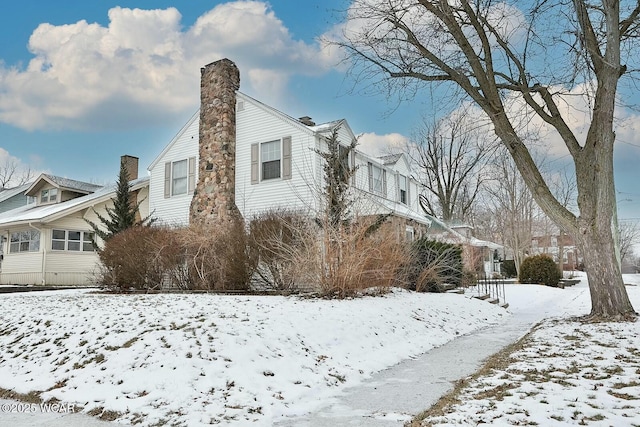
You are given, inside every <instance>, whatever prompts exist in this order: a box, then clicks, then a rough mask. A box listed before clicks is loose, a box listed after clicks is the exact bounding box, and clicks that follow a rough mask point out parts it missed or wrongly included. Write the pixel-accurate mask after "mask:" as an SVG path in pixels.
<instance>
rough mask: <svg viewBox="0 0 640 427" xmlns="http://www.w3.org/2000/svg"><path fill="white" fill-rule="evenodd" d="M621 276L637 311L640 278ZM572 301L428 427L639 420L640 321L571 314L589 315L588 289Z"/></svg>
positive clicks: (630, 422)
mask: <svg viewBox="0 0 640 427" xmlns="http://www.w3.org/2000/svg"><path fill="white" fill-rule="evenodd" d="M623 277H624V279H625V283H626V284H628V286H627V292H628V294H629V298H630V299H631V302H632V304H633V305H634V307H636V309H637V308H638V307H640V287H639V285H640V275H623ZM578 286H582V287H586V283H582V284H581V285H578ZM507 295H509V292H508V293H507ZM511 295H513V292H512V293H511ZM516 301H517V304H525V303H526V302H525V300H524V299H519V298H517V297H516ZM575 302H576V304H573V305H572V306H571V309H570V310H569V311H568V312H566V313H563V315H562V316H559V317H555V318H551V319H547V320H546V321H544V322H543V323H542V324H540V325H539V326H538V327H536V328H534V330H533V331H532V333H531V334H530V335H529V336H528V337H527V338H526V339H525V341H524V343H523V345H522V348H520V349H518V350H516V351H515V352H514V353H512V354H511V355H510V356H509V359H508V363H506V364H505V365H504V366H496V367H495V368H494V369H492V370H491V371H490V372H489V373H488V374H486V375H483V376H480V377H478V378H475V379H473V380H472V381H471V382H470V383H469V384H468V385H467V386H466V387H465V388H464V389H463V390H462V392H461V393H460V394H459V395H458V396H456V398H457V400H458V402H459V403H457V404H455V405H452V406H449V407H447V408H446V409H445V414H444V415H441V416H431V417H429V418H427V419H425V420H424V424H423V425H438V426H441V425H442V426H447V425H456V426H457V425H469V426H476V425H479V424H492V425H544V426H553V425H558V426H563V425H592V426H611V425H615V426H623V425H638V423H639V422H638V420H639V419H640V339H639V338H638V336H640V322H637V321H636V322H611V323H583V322H580V321H578V320H577V319H575V318H572V317H571V316H574V315H576V314H585V313H588V311H589V308H590V301H589V299H588V293H587V292H584V293H582V294H581V295H579V296H578V297H577V298H576V301H575ZM634 423H635V424H634Z"/></svg>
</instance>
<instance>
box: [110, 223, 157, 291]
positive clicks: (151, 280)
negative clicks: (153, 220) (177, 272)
mask: <svg viewBox="0 0 640 427" xmlns="http://www.w3.org/2000/svg"><path fill="white" fill-rule="evenodd" d="M166 231H167V230H163V229H159V228H155V227H143V226H136V227H131V228H129V229H127V230H124V231H121V232H119V233H117V234H115V235H113V236H112V237H111V238H110V239H109V240H107V241H106V242H105V245H104V249H102V250H100V251H99V253H98V255H99V257H100V261H101V262H102V265H103V268H102V272H101V278H100V279H101V282H102V284H103V285H105V286H110V287H115V288H117V289H119V290H127V289H130V288H133V289H154V288H158V287H160V284H161V282H162V276H163V266H162V263H161V262H160V261H159V257H158V253H157V251H154V250H151V248H152V247H153V246H154V243H153V242H155V241H161V240H162V239H163V236H164V235H165V233H166Z"/></svg>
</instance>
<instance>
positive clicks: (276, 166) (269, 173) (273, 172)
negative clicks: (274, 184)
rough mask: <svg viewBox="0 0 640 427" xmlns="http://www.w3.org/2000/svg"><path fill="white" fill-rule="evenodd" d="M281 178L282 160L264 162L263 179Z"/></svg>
mask: <svg viewBox="0 0 640 427" xmlns="http://www.w3.org/2000/svg"><path fill="white" fill-rule="evenodd" d="M273 178H280V160H275V161H272V162H264V163H263V164H262V179H273Z"/></svg>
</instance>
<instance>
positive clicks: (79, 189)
mask: <svg viewBox="0 0 640 427" xmlns="http://www.w3.org/2000/svg"><path fill="white" fill-rule="evenodd" d="M42 181H46V182H48V183H49V184H51V185H53V186H55V187H57V188H59V189H61V190H68V191H74V192H76V193H84V194H89V193H93V192H94V191H97V190H98V189H100V188H102V186H101V185H97V184H91V183H90V182H84V181H77V180H75V179H69V178H65V177H62V176H56V175H49V174H46V173H43V174H41V175H40V176H39V177H38V178H36V179H35V180H34V181H33V182H32V183H31V184H30V185H29V187H28V188H27V190H26V191H25V194H27V195H30V196H33V195H34V194H30V193H31V192H32V191H34V190H35V189H36V188H37V187H38V186H39V185H40V183H41V182H42Z"/></svg>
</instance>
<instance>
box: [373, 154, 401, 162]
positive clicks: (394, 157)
mask: <svg viewBox="0 0 640 427" xmlns="http://www.w3.org/2000/svg"><path fill="white" fill-rule="evenodd" d="M401 157H402V153H398V154H389V155H386V156H380V157H378V159H380V161H381V162H382V164H383V165H394V164H396V163H397V162H398V160H400V158H401Z"/></svg>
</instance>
